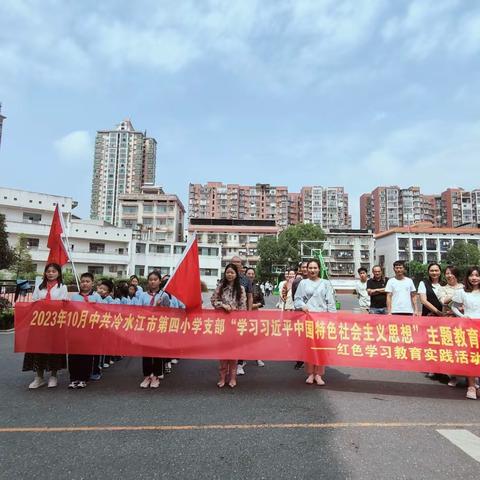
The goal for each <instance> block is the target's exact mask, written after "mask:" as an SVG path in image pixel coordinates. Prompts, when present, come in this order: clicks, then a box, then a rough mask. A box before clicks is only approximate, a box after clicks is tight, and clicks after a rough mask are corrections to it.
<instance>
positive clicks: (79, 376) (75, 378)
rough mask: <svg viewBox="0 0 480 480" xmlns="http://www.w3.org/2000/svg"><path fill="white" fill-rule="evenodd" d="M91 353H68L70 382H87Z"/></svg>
mask: <svg viewBox="0 0 480 480" xmlns="http://www.w3.org/2000/svg"><path fill="white" fill-rule="evenodd" d="M92 365H93V355H69V356H68V370H69V372H70V381H71V382H87V381H88V380H89V379H90V374H91V373H92Z"/></svg>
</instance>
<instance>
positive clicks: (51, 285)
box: [45, 280, 58, 300]
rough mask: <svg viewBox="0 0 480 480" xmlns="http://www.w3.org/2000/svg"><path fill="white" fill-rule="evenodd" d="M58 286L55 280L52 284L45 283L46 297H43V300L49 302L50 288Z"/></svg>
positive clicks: (50, 296)
mask: <svg viewBox="0 0 480 480" xmlns="http://www.w3.org/2000/svg"><path fill="white" fill-rule="evenodd" d="M57 285H58V282H57V280H54V281H53V282H47V296H46V297H45V300H51V299H52V295H51V293H50V292H51V290H52V288H54V287H56V286H57Z"/></svg>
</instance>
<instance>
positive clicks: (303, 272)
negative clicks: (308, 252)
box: [292, 262, 308, 370]
mask: <svg viewBox="0 0 480 480" xmlns="http://www.w3.org/2000/svg"><path fill="white" fill-rule="evenodd" d="M307 265H308V262H302V263H300V265H299V266H298V272H297V275H296V276H295V280H294V281H293V283H292V298H293V299H295V293H296V292H297V288H298V286H299V285H300V282H301V281H302V280H304V279H306V278H308V268H307ZM294 308H295V307H294ZM302 367H303V362H301V361H298V362H296V363H295V366H294V367H293V368H294V369H295V370H300V369H301V368H302Z"/></svg>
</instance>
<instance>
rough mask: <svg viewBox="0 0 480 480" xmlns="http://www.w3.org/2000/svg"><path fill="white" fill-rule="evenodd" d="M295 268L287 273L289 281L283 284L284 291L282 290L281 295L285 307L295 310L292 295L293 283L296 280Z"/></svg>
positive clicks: (285, 308)
mask: <svg viewBox="0 0 480 480" xmlns="http://www.w3.org/2000/svg"><path fill="white" fill-rule="evenodd" d="M295 276H296V274H295V270H289V271H288V273H287V281H286V282H285V283H284V284H283V288H282V291H281V292H280V297H281V298H282V300H283V309H284V310H295V306H294V304H293V296H292V285H293V282H294V280H295Z"/></svg>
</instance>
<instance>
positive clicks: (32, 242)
mask: <svg viewBox="0 0 480 480" xmlns="http://www.w3.org/2000/svg"><path fill="white" fill-rule="evenodd" d="M26 241H27V248H29V249H31V250H36V249H37V248H38V246H39V244H40V239H38V238H27V239H26Z"/></svg>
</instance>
